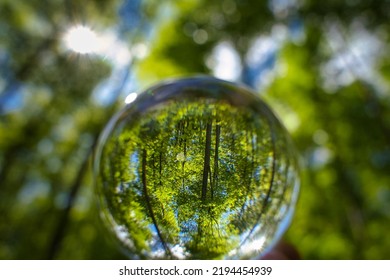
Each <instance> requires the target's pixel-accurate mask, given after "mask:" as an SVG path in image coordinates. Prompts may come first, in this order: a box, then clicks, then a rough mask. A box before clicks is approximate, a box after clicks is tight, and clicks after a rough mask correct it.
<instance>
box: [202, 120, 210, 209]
mask: <svg viewBox="0 0 390 280" xmlns="http://www.w3.org/2000/svg"><path fill="white" fill-rule="evenodd" d="M211 127H212V124H211V122H209V123H207V125H206V144H205V151H204V165H203V182H202V196H201V199H202V202H205V201H206V194H207V179H208V178H207V177H208V173H209V170H210V156H211Z"/></svg>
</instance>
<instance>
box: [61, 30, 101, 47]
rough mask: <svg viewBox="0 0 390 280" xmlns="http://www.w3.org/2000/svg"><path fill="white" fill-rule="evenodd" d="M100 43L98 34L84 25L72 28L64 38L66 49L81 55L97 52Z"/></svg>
mask: <svg viewBox="0 0 390 280" xmlns="http://www.w3.org/2000/svg"><path fill="white" fill-rule="evenodd" d="M98 41H99V40H98V37H97V35H96V33H95V32H94V31H93V30H92V29H90V28H89V27H86V26H82V25H78V26H74V27H71V28H70V29H69V30H68V31H67V32H66V34H65V36H64V42H65V45H66V47H67V48H68V49H70V50H72V51H74V52H77V53H80V54H87V53H95V52H97V51H98V48H99V42H98Z"/></svg>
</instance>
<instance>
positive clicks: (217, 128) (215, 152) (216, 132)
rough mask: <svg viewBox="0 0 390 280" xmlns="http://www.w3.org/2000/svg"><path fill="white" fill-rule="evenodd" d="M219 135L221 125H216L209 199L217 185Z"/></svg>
mask: <svg viewBox="0 0 390 280" xmlns="http://www.w3.org/2000/svg"><path fill="white" fill-rule="evenodd" d="M220 137H221V126H220V125H219V124H217V125H216V129H215V148H214V172H213V183H212V184H211V199H213V198H214V190H215V188H217V187H218V161H219V153H218V150H219V141H220Z"/></svg>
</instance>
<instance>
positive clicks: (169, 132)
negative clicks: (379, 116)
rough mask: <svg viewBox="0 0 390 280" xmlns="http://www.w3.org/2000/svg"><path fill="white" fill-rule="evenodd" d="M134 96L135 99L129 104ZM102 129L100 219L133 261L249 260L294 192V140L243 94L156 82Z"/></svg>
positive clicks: (283, 222) (269, 242) (212, 84)
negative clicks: (156, 83)
mask: <svg viewBox="0 0 390 280" xmlns="http://www.w3.org/2000/svg"><path fill="white" fill-rule="evenodd" d="M132 99H134V98H132ZM131 101H132V102H131V103H129V104H127V105H126V106H125V107H124V108H123V109H122V110H121V111H120V112H119V113H117V114H116V115H115V116H114V117H113V118H112V119H111V120H110V122H109V123H108V125H107V126H106V128H105V130H104V131H103V133H102V135H101V138H100V141H99V144H98V147H97V151H96V157H95V163H94V164H95V166H94V170H95V175H94V176H95V182H96V187H97V193H98V197H99V202H100V210H101V216H102V218H103V221H104V224H105V225H106V227H107V228H108V230H109V232H111V234H112V235H113V236H114V237H115V239H116V240H118V241H119V243H120V244H121V247H122V248H123V249H125V252H126V253H127V254H128V256H129V257H130V258H132V259H255V258H259V257H261V255H262V254H264V253H266V252H267V251H268V250H269V249H270V248H272V246H273V245H274V244H275V243H276V242H277V241H278V240H279V238H280V237H281V235H282V234H283V233H284V231H285V230H286V229H287V227H288V225H289V223H290V221H291V217H292V213H293V209H294V206H295V203H296V199H297V194H298V185H299V184H298V182H299V176H298V168H297V160H296V154H295V150H294V148H293V146H292V144H291V141H290V137H289V135H288V133H287V131H286V130H285V128H284V127H283V126H282V125H281V123H280V122H279V121H278V119H277V118H276V117H275V115H274V114H273V113H272V111H271V110H270V109H269V107H268V106H267V105H266V104H265V103H264V102H263V101H262V100H260V99H259V97H257V96H256V95H255V94H254V93H252V92H251V91H250V90H248V89H246V88H245V87H242V86H239V85H236V84H233V83H230V82H226V81H222V80H218V79H215V78H212V77H194V78H186V79H178V80H171V81H166V82H163V83H160V84H158V85H156V86H154V87H151V88H150V89H148V90H146V91H144V92H142V93H140V94H139V95H138V96H137V97H136V98H135V99H134V100H131Z"/></svg>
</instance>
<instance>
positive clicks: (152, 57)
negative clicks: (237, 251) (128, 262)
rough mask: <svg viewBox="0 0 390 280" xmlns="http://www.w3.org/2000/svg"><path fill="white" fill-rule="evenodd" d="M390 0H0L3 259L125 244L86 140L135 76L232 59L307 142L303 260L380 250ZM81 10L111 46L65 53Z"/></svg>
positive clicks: (296, 226) (198, 69) (387, 147)
mask: <svg viewBox="0 0 390 280" xmlns="http://www.w3.org/2000/svg"><path fill="white" fill-rule="evenodd" d="M389 10H390V1H388V0H380V1H374V0H365V1H363V0H349V1H335V0H333V1H314V0H302V1H299V0H295V1H294V0H285V1H282V0H269V1H254V0H251V1H250V0H241V1H239V0H221V1H206V0H199V1H195V0H186V1H152V0H145V1H142V0H141V1H137V0H127V1H119V0H110V1H101V0H93V1H88V2H85V3H81V2H77V1H71V0H66V1H60V0H57V1H21V0H12V1H11V0H1V1H0V217H1V218H0V219H1V220H0V259H47V258H59V259H102V258H103V259H111V258H123V257H124V256H123V255H122V254H121V253H120V251H119V250H118V248H117V247H116V246H115V245H114V244H113V243H112V242H111V241H110V240H108V239H107V237H106V236H105V235H104V233H103V231H102V229H101V228H100V221H99V219H98V214H97V211H96V203H95V197H94V190H93V183H92V174H91V158H92V151H93V147H94V143H95V142H96V139H97V137H98V135H99V133H100V131H101V130H102V128H103V127H104V125H105V123H106V122H107V120H108V119H109V118H110V116H111V115H112V113H113V112H114V111H115V110H117V109H118V108H119V107H120V106H122V103H123V101H121V100H123V98H122V97H124V96H125V94H126V93H129V92H128V91H129V90H130V89H134V90H135V89H136V90H137V91H138V90H139V89H140V88H143V87H146V86H149V85H150V84H151V83H153V82H156V81H159V80H160V79H162V78H168V77H172V76H182V75H188V74H195V73H204V74H214V75H217V76H221V75H222V74H221V73H220V72H218V69H220V68H218V65H219V64H220V65H222V69H223V68H228V69H225V70H232V71H233V70H234V71H235V72H234V73H235V74H234V75H233V74H231V75H230V77H227V76H223V75H225V74H223V75H222V76H221V77H222V78H228V79H233V80H237V81H241V82H244V83H246V84H248V85H249V86H252V87H254V88H256V89H257V91H258V92H259V94H260V95H261V96H262V97H263V98H264V99H265V100H266V101H267V102H268V103H269V104H270V105H271V107H273V108H274V110H275V111H276V112H277V114H278V115H279V116H280V118H281V119H282V121H283V122H284V123H285V124H286V127H287V129H288V130H289V131H290V132H291V134H292V136H293V138H294V140H295V143H296V145H297V148H298V150H299V152H300V154H301V156H302V163H303V170H302V183H301V186H302V187H301V196H300V200H299V203H298V205H297V212H296V215H295V218H294V220H293V224H292V226H291V228H290V230H289V231H288V233H287V235H286V239H288V240H289V241H291V242H292V243H294V244H295V245H296V246H297V247H298V249H299V251H300V253H301V255H302V257H303V258H305V259H388V258H390V253H389V252H390V239H389V238H388V232H389V231H390V223H389V217H390V187H389V186H390V176H389V170H390V110H389V109H390V108H389V107H390V100H389V99H390V94H389V88H390V85H389V80H390V71H389V69H390V53H389V52H388V51H386V50H388V48H389V40H390V36H389V34H390V25H389V24H388V23H389ZM78 24H83V25H85V26H88V27H90V28H91V29H92V30H94V31H95V32H96V33H97V34H105V36H106V38H111V39H106V41H110V40H111V41H110V42H112V44H113V45H112V46H114V47H112V46H111V45H110V46H109V47H108V48H106V49H105V52H106V54H103V53H102V51H101V50H100V49H99V46H98V47H96V46H94V48H98V49H99V51H100V53H98V54H93V53H91V54H77V53H75V52H72V50H71V49H69V45H67V44H65V43H64V36H65V35H66V34H67V31H68V30H69V28H71V27H72V26H75V25H78ZM107 34H111V35H112V34H114V35H113V36H111V35H107ZM110 36H111V37H110ZM92 39H93V38H90V40H89V41H91V40H92ZM79 40H82V39H81V38H79ZM98 42H100V43H102V41H98ZM95 43H96V42H95ZM267 43H268V45H269V44H270V43H271V46H273V48H268V52H266V51H264V49H265V47H264V46H265V45H267ZM124 46H125V47H124ZM226 46H227V47H226ZM221 49H222V50H223V51H221ZM126 50H127V52H126ZM218 50H219V53H223V52H225V53H226V52H228V55H227V56H226V55H225V56H222V58H220V59H218ZM261 50H263V51H261ZM270 50H273V52H272V51H270ZM229 57H230V58H229ZM231 57H233V58H234V57H235V58H236V60H237V61H238V62H236V63H235V64H234V63H233V64H231V63H232V58H231ZM266 58H267V59H269V60H266ZM267 61H268V62H269V63H265V62H267ZM261 63H263V65H262V64H261ZM259 65H260V66H262V67H260V66H259ZM102 92H103V93H104V92H108V93H109V94H108V98H107V94H106V96H105V95H104V94H102ZM110 93H111V95H110ZM99 94H100V95H99ZM99 96H100V97H101V96H105V97H106V99H104V98H99ZM102 100H103V101H102Z"/></svg>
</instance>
